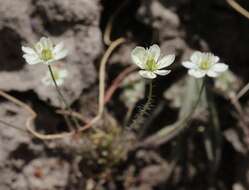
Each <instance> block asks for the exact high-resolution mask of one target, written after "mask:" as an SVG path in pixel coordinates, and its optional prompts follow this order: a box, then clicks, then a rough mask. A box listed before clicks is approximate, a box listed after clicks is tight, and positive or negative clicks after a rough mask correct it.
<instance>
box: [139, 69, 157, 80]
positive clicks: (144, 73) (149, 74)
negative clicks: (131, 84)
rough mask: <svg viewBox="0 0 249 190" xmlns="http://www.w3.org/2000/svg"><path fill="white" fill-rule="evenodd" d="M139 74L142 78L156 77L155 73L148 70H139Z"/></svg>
mask: <svg viewBox="0 0 249 190" xmlns="http://www.w3.org/2000/svg"><path fill="white" fill-rule="evenodd" d="M139 74H140V75H141V76H142V77H144V78H147V79H154V78H156V74H155V73H153V72H150V71H143V70H141V71H139Z"/></svg>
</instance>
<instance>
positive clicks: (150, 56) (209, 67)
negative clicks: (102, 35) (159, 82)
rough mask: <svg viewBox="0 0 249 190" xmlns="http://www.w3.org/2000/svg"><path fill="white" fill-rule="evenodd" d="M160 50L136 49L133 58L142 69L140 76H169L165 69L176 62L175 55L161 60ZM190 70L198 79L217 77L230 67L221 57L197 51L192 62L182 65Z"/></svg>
mask: <svg viewBox="0 0 249 190" xmlns="http://www.w3.org/2000/svg"><path fill="white" fill-rule="evenodd" d="M159 57H160V48H159V46H158V45H152V46H151V47H150V48H149V49H145V48H143V47H136V48H135V49H134V50H133V51H132V53H131V58H132V60H133V62H134V63H135V64H136V65H137V66H138V67H139V68H140V69H141V70H140V71H139V74H140V75H141V76H142V77H144V78H147V79H154V78H156V76H157V75H167V74H169V73H170V70H164V69H163V68H165V67H168V66H170V65H171V64H172V63H173V62H174V60H175V55H173V54H172V55H167V56H164V57H163V58H162V59H160V60H159ZM182 65H183V66H184V67H186V68H187V69H189V70H188V74H189V75H191V76H194V77H196V78H202V77H204V76H206V75H207V76H209V77H217V76H219V75H220V74H221V73H223V72H225V71H226V70H227V69H228V66H227V65H226V64H224V63H220V62H219V57H217V56H215V55H213V54H212V53H201V52H199V51H196V52H194V53H193V55H192V56H191V57H190V61H184V62H183V63H182Z"/></svg>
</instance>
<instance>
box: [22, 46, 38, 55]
mask: <svg viewBox="0 0 249 190" xmlns="http://www.w3.org/2000/svg"><path fill="white" fill-rule="evenodd" d="M22 51H23V52H24V53H27V54H36V52H35V51H34V50H33V49H32V48H30V47H25V46H22Z"/></svg>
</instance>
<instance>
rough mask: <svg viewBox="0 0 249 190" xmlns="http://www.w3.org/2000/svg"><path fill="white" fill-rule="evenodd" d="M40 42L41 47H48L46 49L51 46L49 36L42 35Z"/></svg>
mask: <svg viewBox="0 0 249 190" xmlns="http://www.w3.org/2000/svg"><path fill="white" fill-rule="evenodd" d="M40 43H41V45H42V47H43V48H48V49H52V48H53V42H52V41H51V40H50V39H49V38H45V37H42V38H41V39H40Z"/></svg>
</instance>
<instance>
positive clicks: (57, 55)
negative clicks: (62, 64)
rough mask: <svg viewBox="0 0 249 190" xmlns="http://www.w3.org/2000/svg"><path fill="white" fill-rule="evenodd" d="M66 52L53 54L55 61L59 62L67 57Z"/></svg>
mask: <svg viewBox="0 0 249 190" xmlns="http://www.w3.org/2000/svg"><path fill="white" fill-rule="evenodd" d="M67 54H68V51H67V50H66V49H64V50H62V51H60V52H58V53H57V54H55V60H59V59H63V58H65V57H66V56H67Z"/></svg>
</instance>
